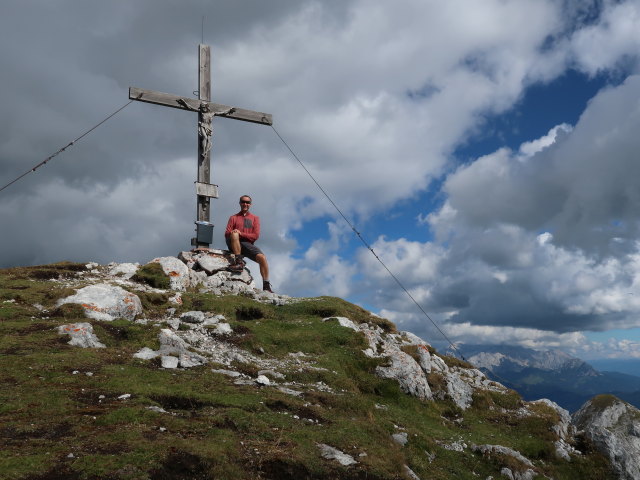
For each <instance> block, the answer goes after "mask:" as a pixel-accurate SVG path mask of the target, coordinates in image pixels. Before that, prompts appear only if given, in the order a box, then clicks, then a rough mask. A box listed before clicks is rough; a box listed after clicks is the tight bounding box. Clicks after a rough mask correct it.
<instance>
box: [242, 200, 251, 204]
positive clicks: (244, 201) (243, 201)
mask: <svg viewBox="0 0 640 480" xmlns="http://www.w3.org/2000/svg"><path fill="white" fill-rule="evenodd" d="M240 203H241V204H243V203H246V204H247V205H251V202H247V201H246V200H240Z"/></svg>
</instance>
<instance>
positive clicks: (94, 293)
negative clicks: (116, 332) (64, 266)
mask: <svg viewBox="0 0 640 480" xmlns="http://www.w3.org/2000/svg"><path fill="white" fill-rule="evenodd" d="M65 303H77V304H79V305H81V306H82V307H83V308H84V312H85V315H86V316H87V317H89V318H93V319H94V320H103V321H108V322H110V321H112V320H115V319H116V318H126V319H127V320H134V319H135V318H136V315H139V314H141V313H142V304H141V303H140V299H139V298H138V296H137V295H135V294H133V293H130V292H127V291H126V290H125V289H123V288H121V287H118V286H114V285H109V284H106V283H99V284H96V285H89V286H88V287H84V288H81V289H80V290H78V291H77V292H76V293H75V295H71V296H69V297H66V298H62V299H60V300H58V302H57V303H56V305H57V306H60V305H64V304H65Z"/></svg>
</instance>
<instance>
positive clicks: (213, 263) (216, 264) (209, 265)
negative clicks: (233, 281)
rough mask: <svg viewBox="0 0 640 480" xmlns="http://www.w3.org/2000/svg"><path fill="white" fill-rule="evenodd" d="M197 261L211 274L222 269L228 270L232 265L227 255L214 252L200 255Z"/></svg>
mask: <svg viewBox="0 0 640 480" xmlns="http://www.w3.org/2000/svg"><path fill="white" fill-rule="evenodd" d="M196 263H197V264H198V266H199V267H200V268H202V270H204V271H205V272H207V274H209V275H211V274H213V273H216V272H219V271H220V270H226V269H227V267H229V265H230V262H229V259H228V258H227V257H225V256H224V255H217V254H213V253H209V254H201V255H198V257H197V260H196Z"/></svg>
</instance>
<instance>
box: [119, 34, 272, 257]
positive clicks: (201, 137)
mask: <svg viewBox="0 0 640 480" xmlns="http://www.w3.org/2000/svg"><path fill="white" fill-rule="evenodd" d="M198 49H199V61H198V71H199V76H198V98H197V99H195V98H191V97H180V96H178V95H172V94H169V93H162V92H155V91H152V90H144V89H142V88H135V87H130V88H129V98H130V99H131V100H139V101H141V102H147V103H153V104H155V105H162V106H165V107H172V108H178V109H181V110H188V111H192V112H198V179H197V181H196V182H195V185H196V197H197V220H196V237H195V238H192V239H191V244H192V245H194V246H196V247H198V248H201V247H205V248H206V247H208V246H209V245H210V244H211V243H212V237H213V224H211V223H210V219H211V199H212V198H218V186H217V185H214V184H212V183H211V136H212V133H213V129H212V120H213V117H216V116H217V117H225V118H233V119H235V120H242V121H244V122H252V123H259V124H262V125H272V124H273V121H272V118H271V115H270V114H268V113H262V112H254V111H253V110H245V109H243V108H237V107H230V106H228V105H221V104H219V103H212V102H211V48H210V47H209V45H202V44H200V45H199V47H198ZM194 93H195V92H194Z"/></svg>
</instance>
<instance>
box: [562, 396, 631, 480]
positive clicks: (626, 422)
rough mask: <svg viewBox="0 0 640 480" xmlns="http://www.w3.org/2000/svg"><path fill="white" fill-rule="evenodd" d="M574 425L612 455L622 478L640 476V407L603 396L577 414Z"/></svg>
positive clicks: (604, 452) (586, 405)
mask: <svg viewBox="0 0 640 480" xmlns="http://www.w3.org/2000/svg"><path fill="white" fill-rule="evenodd" d="M573 424H574V425H575V426H576V427H577V428H578V429H579V430H582V431H584V432H585V434H586V435H587V437H588V438H590V439H591V441H592V442H593V443H594V445H595V446H596V448H598V450H600V452H602V453H603V454H604V455H606V456H607V457H609V460H610V461H611V464H612V466H613V468H614V469H615V470H616V472H617V473H618V475H619V478H620V479H621V480H637V479H638V478H640V410H638V409H637V408H635V407H634V406H632V405H629V404H628V403H626V402H623V401H622V400H620V399H618V398H616V397H614V396H612V395H599V396H597V397H594V398H592V399H591V400H589V401H588V402H586V403H585V404H584V405H583V406H582V407H581V408H580V410H578V411H577V412H576V413H574V414H573Z"/></svg>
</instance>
